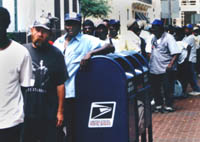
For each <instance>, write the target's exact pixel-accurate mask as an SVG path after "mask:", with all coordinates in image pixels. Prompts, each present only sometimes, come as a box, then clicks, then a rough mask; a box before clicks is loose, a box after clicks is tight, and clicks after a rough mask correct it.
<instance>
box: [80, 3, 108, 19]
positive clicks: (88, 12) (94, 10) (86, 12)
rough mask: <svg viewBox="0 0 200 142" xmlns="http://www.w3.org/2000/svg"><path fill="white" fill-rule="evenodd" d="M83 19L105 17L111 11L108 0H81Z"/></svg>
mask: <svg viewBox="0 0 200 142" xmlns="http://www.w3.org/2000/svg"><path fill="white" fill-rule="evenodd" d="M80 4H81V13H82V15H83V20H85V18H86V17H90V16H92V17H95V18H103V17H106V16H108V13H109V12H111V10H110V6H109V5H108V1H107V0H80Z"/></svg>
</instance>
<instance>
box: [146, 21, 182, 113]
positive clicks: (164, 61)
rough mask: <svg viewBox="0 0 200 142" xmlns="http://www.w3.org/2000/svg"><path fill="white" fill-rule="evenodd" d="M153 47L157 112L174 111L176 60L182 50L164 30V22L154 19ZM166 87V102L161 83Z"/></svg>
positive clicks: (151, 64) (153, 83)
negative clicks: (173, 96) (173, 94)
mask: <svg viewBox="0 0 200 142" xmlns="http://www.w3.org/2000/svg"><path fill="white" fill-rule="evenodd" d="M152 33H153V34H154V35H155V36H154V38H153V39H152V41H151V43H152V49H151V56H150V61H149V67H150V81H151V86H152V95H153V97H154V100H155V112H164V111H167V112H173V111H175V109H174V108H173V99H172V93H173V90H174V87H173V86H174V83H173V82H174V78H173V71H174V70H175V60H176V58H177V56H178V54H180V52H181V50H180V49H179V48H178V46H177V44H176V41H175V39H174V37H173V36H172V35H170V34H168V33H167V32H165V31H164V26H163V22H162V21H161V20H157V19H156V20H154V21H153V23H152ZM162 84H163V87H164V96H165V104H164V102H163V97H162V94H161V85H162Z"/></svg>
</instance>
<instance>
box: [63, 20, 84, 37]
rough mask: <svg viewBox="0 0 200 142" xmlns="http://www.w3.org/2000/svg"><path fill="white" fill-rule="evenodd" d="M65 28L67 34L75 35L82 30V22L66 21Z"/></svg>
mask: <svg viewBox="0 0 200 142" xmlns="http://www.w3.org/2000/svg"><path fill="white" fill-rule="evenodd" d="M65 30H66V32H67V34H68V35H67V36H69V37H75V36H76V35H77V34H78V33H79V32H80V31H81V23H80V22H78V21H67V22H65Z"/></svg>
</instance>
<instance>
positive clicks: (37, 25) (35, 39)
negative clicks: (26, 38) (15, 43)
mask: <svg viewBox="0 0 200 142" xmlns="http://www.w3.org/2000/svg"><path fill="white" fill-rule="evenodd" d="M50 25H51V23H50V20H49V19H48V18H44V17H41V18H39V19H38V20H36V21H35V22H34V24H33V26H32V28H31V39H32V43H33V45H34V47H35V48H45V47H44V45H46V44H47V43H48V40H49V37H50V34H51V27H50Z"/></svg>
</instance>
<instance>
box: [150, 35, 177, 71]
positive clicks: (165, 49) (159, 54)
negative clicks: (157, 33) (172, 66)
mask: <svg viewBox="0 0 200 142" xmlns="http://www.w3.org/2000/svg"><path fill="white" fill-rule="evenodd" d="M180 53H181V50H180V48H179V47H178V46H177V44H176V41H175V39H174V37H173V36H172V35H170V34H168V33H166V32H164V33H163V34H162V36H161V38H160V39H156V37H154V38H153V39H152V52H151V57H150V61H149V67H150V73H152V74H163V73H166V68H167V66H168V65H169V63H170V61H171V59H172V57H173V55H175V54H180Z"/></svg>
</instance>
